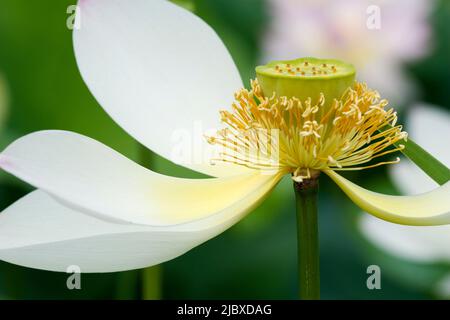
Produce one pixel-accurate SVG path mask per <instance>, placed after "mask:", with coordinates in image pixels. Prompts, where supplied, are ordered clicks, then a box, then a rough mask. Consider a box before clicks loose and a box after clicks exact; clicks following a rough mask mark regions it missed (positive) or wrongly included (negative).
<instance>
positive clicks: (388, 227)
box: [359, 214, 450, 262]
mask: <svg viewBox="0 0 450 320" xmlns="http://www.w3.org/2000/svg"><path fill="white" fill-rule="evenodd" d="M359 227H360V229H361V231H362V232H363V234H364V235H365V236H366V237H367V238H368V239H369V240H371V241H372V242H373V243H375V244H376V245H377V246H378V247H380V248H382V249H383V250H386V251H387V252H389V253H390V254H392V255H395V256H397V257H401V258H404V259H408V260H414V261H418V262H450V246H449V243H450V226H448V225H445V226H427V227H423V226H403V225H399V224H395V223H389V222H386V221H383V220H380V219H378V218H376V217H373V216H370V215H368V214H364V215H362V216H361V218H360V220H359Z"/></svg>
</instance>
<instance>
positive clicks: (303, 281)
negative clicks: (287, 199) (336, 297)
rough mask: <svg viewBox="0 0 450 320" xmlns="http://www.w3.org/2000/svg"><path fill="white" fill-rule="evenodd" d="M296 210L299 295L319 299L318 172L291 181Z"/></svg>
mask: <svg viewBox="0 0 450 320" xmlns="http://www.w3.org/2000/svg"><path fill="white" fill-rule="evenodd" d="M294 191H295V204H296V213H297V248H298V277H299V297H300V299H304V300H318V299H320V263H319V227H318V215H317V194H318V191H319V180H318V176H315V177H311V178H310V179H306V180H303V181H302V182H296V181H294Z"/></svg>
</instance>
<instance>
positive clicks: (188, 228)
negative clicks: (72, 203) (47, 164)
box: [0, 185, 273, 272]
mask: <svg viewBox="0 0 450 320" xmlns="http://www.w3.org/2000/svg"><path fill="white" fill-rule="evenodd" d="M272 187H273V185H266V186H264V187H263V188H261V189H258V190H257V191H255V192H254V193H252V194H251V195H248V197H246V199H245V200H246V201H240V202H237V203H235V204H234V205H232V206H230V207H228V208H226V209H225V210H223V211H222V212H220V213H217V214H215V215H213V216H211V217H209V218H206V219H201V220H198V221H195V222H191V223H186V224H180V225H173V226H164V227H152V226H138V225H131V224H116V223H111V222H107V221H104V220H100V219H97V218H95V217H92V216H89V215H86V214H84V213H80V212H78V211H76V210H73V209H70V208H68V207H66V206H64V205H62V204H60V203H59V202H58V201H55V200H54V199H53V198H52V197H50V196H49V195H48V194H46V193H45V192H43V191H40V190H38V191H34V192H32V193H30V194H29V195H27V196H25V197H24V198H23V199H21V200H19V201H17V202H16V203H14V204H13V205H12V206H10V207H9V208H8V209H6V210H5V211H4V212H3V213H1V214H0V259H1V260H4V261H8V262H11V263H14V264H19V265H22V266H26V267H32V268H37V269H45V270H51V271H63V272H64V271H66V270H67V268H68V267H69V266H73V265H74V266H78V267H79V268H80V269H81V272H114V271H123V270H130V269H137V268H143V267H147V266H151V265H155V264H159V263H162V262H164V261H167V260H170V259H173V258H175V257H177V256H179V255H181V254H183V253H185V252H186V251H188V250H190V249H192V248H193V247H195V246H197V245H199V244H201V243H203V242H204V241H207V240H209V239H210V238H212V237H214V236H216V235H218V234H219V233H221V232H223V231H224V230H226V229H227V228H229V227H230V226H232V225H233V224H234V223H235V222H237V221H239V220H240V219H241V218H242V217H243V215H244V214H245V213H246V212H248V211H249V210H250V209H251V208H252V207H253V206H254V205H255V204H256V202H257V201H258V200H260V199H261V198H262V195H263V194H265V193H267V192H268V190H270V188H272ZM250 203H251V205H249V204H250Z"/></svg>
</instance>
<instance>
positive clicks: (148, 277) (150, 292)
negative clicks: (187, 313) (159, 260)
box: [142, 265, 162, 300]
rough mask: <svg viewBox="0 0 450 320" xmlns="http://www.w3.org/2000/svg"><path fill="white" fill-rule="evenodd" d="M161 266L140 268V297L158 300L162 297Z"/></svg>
mask: <svg viewBox="0 0 450 320" xmlns="http://www.w3.org/2000/svg"><path fill="white" fill-rule="evenodd" d="M161 275H162V268H161V266H159V265H158V266H153V267H149V268H145V269H142V299H144V300H159V299H161V297H162V292H161V291H162V290H161V287H162V281H161Z"/></svg>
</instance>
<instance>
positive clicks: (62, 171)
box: [0, 131, 280, 226]
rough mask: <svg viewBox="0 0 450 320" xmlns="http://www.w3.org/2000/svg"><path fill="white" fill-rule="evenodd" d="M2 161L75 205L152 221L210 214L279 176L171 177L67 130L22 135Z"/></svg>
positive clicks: (179, 220) (93, 211)
mask: <svg viewBox="0 0 450 320" xmlns="http://www.w3.org/2000/svg"><path fill="white" fill-rule="evenodd" d="M0 167H2V168H3V169H4V170H5V171H7V172H9V173H11V174H14V175H15V176H17V177H19V178H20V179H22V180H24V181H26V182H28V183H30V184H32V185H33V186H35V187H37V188H40V189H43V190H45V191H47V192H48V193H50V194H52V195H53V196H55V197H56V198H57V199H59V200H60V201H61V202H63V203H64V204H66V205H70V206H71V207H73V208H74V209H80V210H83V211H88V212H89V213H91V214H93V215H96V216H98V217H102V218H106V219H110V220H113V221H122V222H132V223H137V224H145V225H153V226H160V225H172V224H179V223H185V222H189V221H192V220H196V219H201V218H205V217H208V216H210V215H212V214H215V213H217V212H221V211H223V210H225V209H226V208H228V207H229V206H231V205H233V204H234V203H236V202H239V201H240V200H242V199H245V198H246V197H248V196H249V195H251V194H253V193H254V192H257V190H258V189H261V188H265V186H266V185H271V184H273V183H275V182H277V181H278V180H279V178H280V177H279V176H276V175H273V176H269V175H262V174H259V173H258V172H253V173H250V174H245V175H240V176H233V177H225V178H210V179H180V178H174V177H168V176H164V175H160V174H157V173H155V172H152V171H150V170H147V169H145V168H144V167H141V166H139V165H137V164H136V163H134V162H132V161H130V160H129V159H127V158H125V157H124V156H122V155H120V154H119V153H117V152H115V151H114V150H112V149H110V148H108V147H106V146H105V145H103V144H101V143H99V142H97V141H95V140H93V139H90V138H88V137H85V136H82V135H79V134H76V133H72V132H68V131H41V132H36V133H32V134H30V135H27V136H25V137H22V138H20V139H19V140H17V141H15V142H14V143H12V144H11V145H10V146H9V147H8V148H6V150H5V151H4V152H3V153H2V154H1V155H0Z"/></svg>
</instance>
